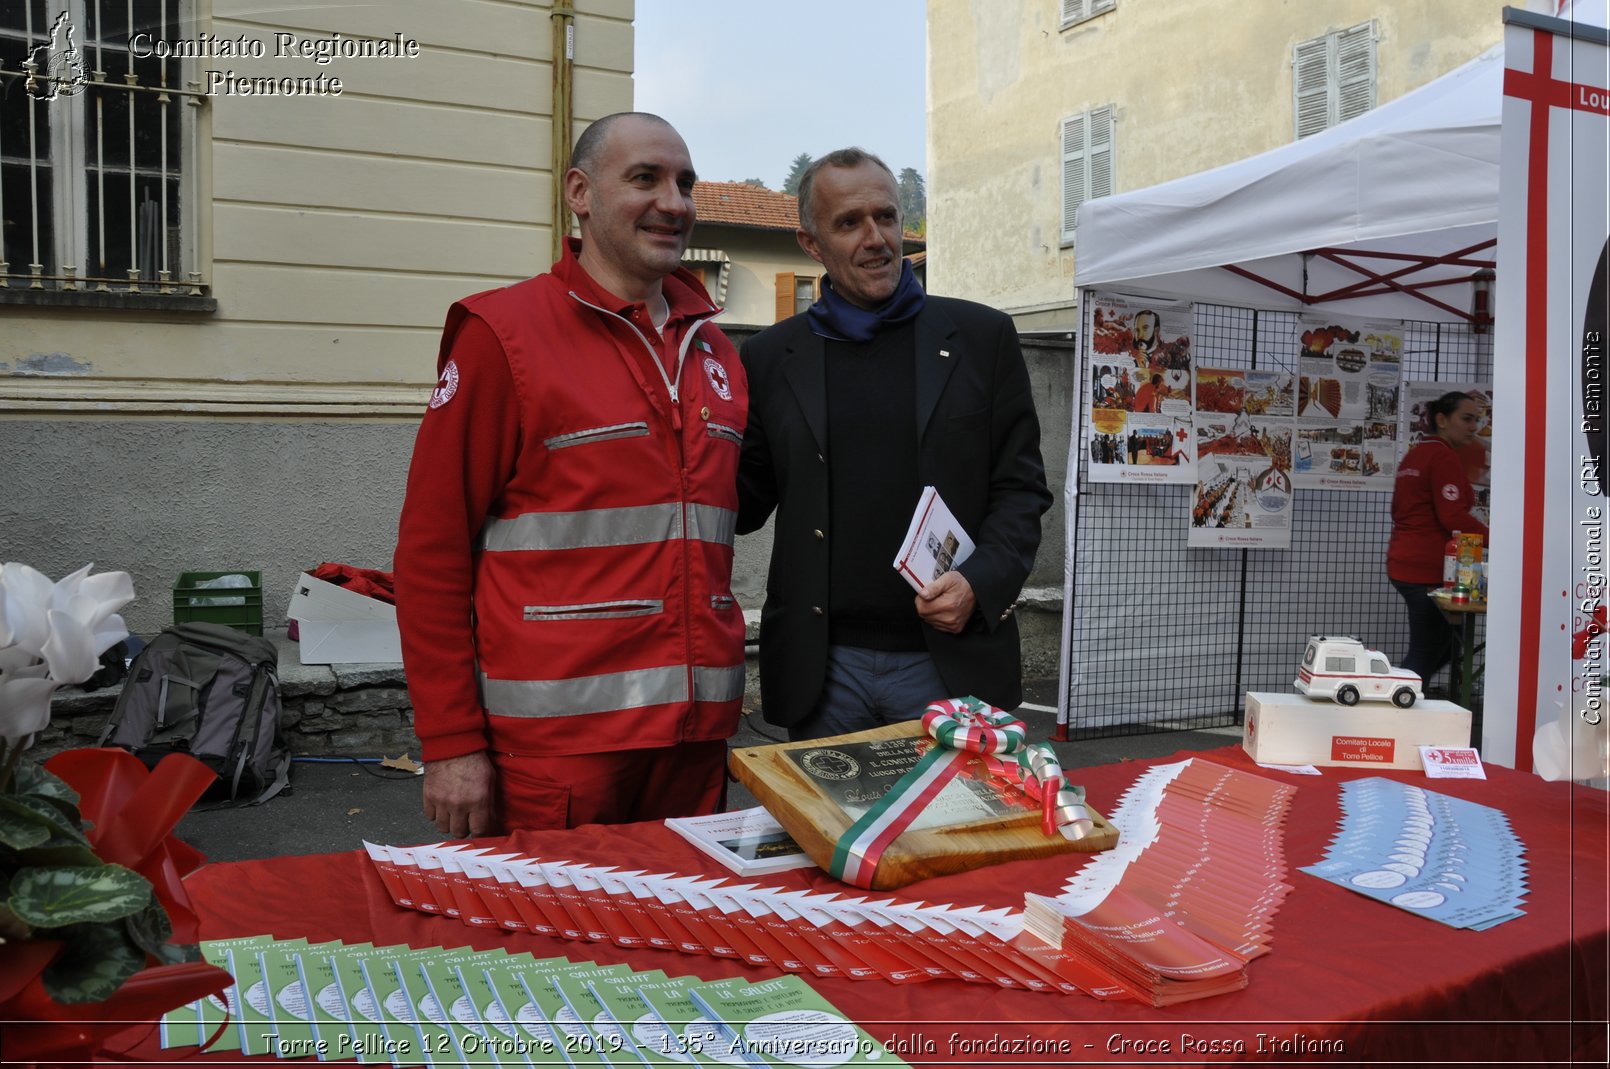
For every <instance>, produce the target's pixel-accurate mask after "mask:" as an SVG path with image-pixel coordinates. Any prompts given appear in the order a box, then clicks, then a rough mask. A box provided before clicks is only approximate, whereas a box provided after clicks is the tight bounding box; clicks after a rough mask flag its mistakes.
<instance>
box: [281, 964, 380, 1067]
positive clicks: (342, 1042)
mask: <svg viewBox="0 0 1610 1069" xmlns="http://www.w3.org/2000/svg"><path fill="white" fill-rule="evenodd" d="M371 949H373V948H372V947H371V946H370V944H368V943H364V944H362V945H361V946H348V945H346V944H344V943H319V944H317V945H315V946H311V947H308V948H307V949H306V950H303V951H302V952H301V953H299V954H296V955H294V957H293V960H294V961H295V962H296V973H297V976H298V977H299V978H300V980H301V982H302V989H303V990H304V991H306V992H307V995H308V1000H307V1003H308V1023H309V1024H310V1025H311V1026H312V1028H313V1037H314V1043H315V1048H314V1051H315V1053H316V1054H317V1056H318V1058H319V1060H320V1061H330V1060H335V1061H344V1060H347V1059H350V1058H352V1057H354V1054H353V1045H354V1036H353V1030H352V1024H351V1019H352V1011H351V1010H350V1008H349V1007H348V1006H347V1001H346V999H345V998H343V997H342V995H341V985H340V984H338V983H337V982H336V976H335V966H334V965H332V964H331V963H330V955H331V954H334V953H337V952H340V951H356V950H365V951H366V950H371Z"/></svg>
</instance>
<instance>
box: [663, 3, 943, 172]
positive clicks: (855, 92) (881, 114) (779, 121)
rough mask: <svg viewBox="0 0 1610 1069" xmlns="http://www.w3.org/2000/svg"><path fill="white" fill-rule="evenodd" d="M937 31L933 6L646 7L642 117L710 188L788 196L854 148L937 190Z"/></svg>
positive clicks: (700, 5)
mask: <svg viewBox="0 0 1610 1069" xmlns="http://www.w3.org/2000/svg"><path fill="white" fill-rule="evenodd" d="M926 26H927V14H926V4H925V0H812V2H810V3H803V4H802V3H798V2H789V0H637V18H636V26H635V31H636V32H635V34H634V38H635V41H636V49H637V56H636V77H635V81H636V95H635V106H636V108H637V109H638V110H639V111H651V112H654V113H655V114H657V115H661V116H663V117H664V118H666V119H668V120H669V121H670V122H671V124H672V125H673V126H675V127H676V128H677V130H678V131H680V132H681V134H682V137H683V139H684V140H686V141H687V143H688V151H689V152H690V153H691V154H692V156H693V166H694V167H695V168H696V169H697V170H698V172H699V177H700V178H704V179H711V180H715V181H730V182H739V181H742V180H744V179H746V178H759V179H761V180H762V181H764V182H765V183H766V185H767V186H768V187H770V188H771V189H781V188H782V187H783V179H784V178H786V177H787V176H788V170H789V166H790V165H791V164H792V163H793V160H794V157H795V156H798V155H799V154H800V153H802V152H809V153H810V154H811V155H812V156H820V155H821V154H823V153H824V152H831V151H833V150H834V149H836V148H843V147H845V146H847V145H859V146H860V147H861V148H864V149H866V150H867V151H869V152H873V153H876V154H877V155H879V156H881V157H882V158H883V160H884V162H885V163H887V164H888V165H889V167H890V168H891V169H893V171H894V173H895V174H899V173H900V171H901V169H902V168H905V167H914V168H916V169H917V171H918V172H919V173H921V174H923V176H924V177H925V178H926V177H927V166H926V163H925V148H924V146H925V144H926V140H927V124H928V118H927V112H926V110H925V109H926V104H925V85H926V80H927V73H926V68H927V64H926V60H925V55H926V51H927V31H926Z"/></svg>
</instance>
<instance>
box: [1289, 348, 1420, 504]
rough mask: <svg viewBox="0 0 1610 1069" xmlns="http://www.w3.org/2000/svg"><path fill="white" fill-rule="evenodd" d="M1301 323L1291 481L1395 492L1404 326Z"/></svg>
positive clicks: (1309, 485)
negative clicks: (1294, 451)
mask: <svg viewBox="0 0 1610 1069" xmlns="http://www.w3.org/2000/svg"><path fill="white" fill-rule="evenodd" d="M1295 329H1296V330H1297V332H1298V335H1299V341H1300V343H1301V347H1300V349H1299V351H1298V356H1297V374H1298V379H1297V439H1296V465H1295V467H1294V469H1293V476H1292V477H1293V481H1294V482H1295V483H1296V484H1297V485H1298V486H1300V487H1305V488H1310V489H1316V490H1379V491H1383V492H1390V491H1391V489H1392V481H1393V480H1394V479H1395V478H1396V477H1397V458H1398V453H1399V449H1398V441H1397V434H1398V407H1399V403H1400V398H1399V395H1400V393H1401V390H1402V381H1403V330H1402V327H1401V326H1400V325H1399V324H1396V323H1337V322H1335V321H1334V320H1320V319H1302V320H1299V321H1298V323H1297V326H1296V328H1295Z"/></svg>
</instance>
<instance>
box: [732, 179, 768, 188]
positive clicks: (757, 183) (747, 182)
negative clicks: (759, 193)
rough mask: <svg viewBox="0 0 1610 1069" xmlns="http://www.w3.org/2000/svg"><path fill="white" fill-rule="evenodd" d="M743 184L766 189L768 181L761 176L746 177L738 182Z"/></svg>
mask: <svg viewBox="0 0 1610 1069" xmlns="http://www.w3.org/2000/svg"><path fill="white" fill-rule="evenodd" d="M738 184H739V185H741V186H754V187H755V188H756V189H765V188H766V183H765V182H764V181H763V180H761V179H759V178H745V179H743V180H742V181H740V182H739V183H738Z"/></svg>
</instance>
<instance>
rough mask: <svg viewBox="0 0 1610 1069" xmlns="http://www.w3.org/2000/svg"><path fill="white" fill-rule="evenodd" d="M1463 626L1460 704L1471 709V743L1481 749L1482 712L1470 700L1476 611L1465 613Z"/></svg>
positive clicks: (1473, 673)
mask: <svg viewBox="0 0 1610 1069" xmlns="http://www.w3.org/2000/svg"><path fill="white" fill-rule="evenodd" d="M1462 628H1463V630H1462V631H1461V633H1460V634H1461V638H1460V644H1461V645H1462V646H1463V647H1464V648H1463V649H1462V650H1460V654H1459V655H1460V659H1461V661H1462V662H1463V663H1462V664H1461V666H1460V674H1459V704H1461V705H1463V706H1464V707H1465V708H1466V709H1469V710H1470V745H1472V746H1474V747H1476V748H1477V749H1480V748H1481V714H1480V713H1478V712H1477V711H1476V708H1475V706H1474V705H1472V704H1471V700H1470V698H1471V692H1472V690H1473V689H1474V688H1473V686H1472V684H1473V683H1474V678H1475V671H1476V614H1475V613H1473V612H1467V613H1465V614H1464V621H1463V624H1462Z"/></svg>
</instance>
